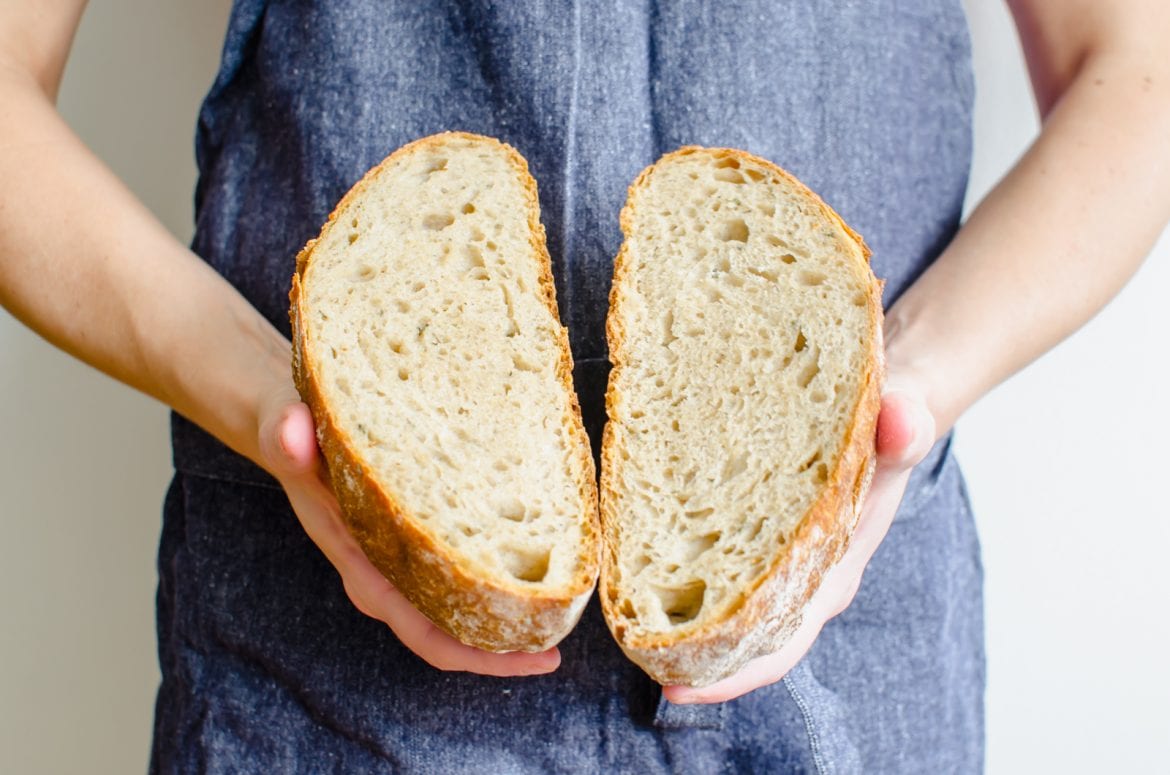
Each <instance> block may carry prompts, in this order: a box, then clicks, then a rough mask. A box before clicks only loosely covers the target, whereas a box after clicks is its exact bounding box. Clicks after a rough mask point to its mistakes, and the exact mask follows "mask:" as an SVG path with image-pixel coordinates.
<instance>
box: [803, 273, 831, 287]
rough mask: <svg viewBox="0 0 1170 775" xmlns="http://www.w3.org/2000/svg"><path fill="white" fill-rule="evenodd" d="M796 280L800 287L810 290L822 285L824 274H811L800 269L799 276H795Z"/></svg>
mask: <svg viewBox="0 0 1170 775" xmlns="http://www.w3.org/2000/svg"><path fill="white" fill-rule="evenodd" d="M797 280H798V281H799V282H800V284H801V285H807V286H809V287H810V288H811V287H814V286H817V285H820V284H821V283H823V282H824V281H825V274H824V273H823V272H813V271H811V270H808V269H801V270H800V274H799V275H797Z"/></svg>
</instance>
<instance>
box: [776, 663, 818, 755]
mask: <svg viewBox="0 0 1170 775" xmlns="http://www.w3.org/2000/svg"><path fill="white" fill-rule="evenodd" d="M782 683H783V684H784V688H786V689H787V690H788V695H789V696H790V697H792V701H793V702H795V703H796V707H797V708H798V709H799V710H800V715H801V718H803V719H804V730H805V732H807V733H808V744H809V748H811V749H812V755H813V764H815V765H816V767H817V773H818V775H825V773H826V772H828V769H827V768H826V767H825V761H824V758H823V757H822V756H821V743H820V738H819V737H817V732H816V729H815V726H814V724H813V720H812V713H811V712H810V711H809V709H808V703H807V702H805V699H804V697H803V696H802V695H801V694H800V692H798V691H797V690H796V687H795V686H793V685H792V681H791V680H789V677H788V676H784V678H783V680H782Z"/></svg>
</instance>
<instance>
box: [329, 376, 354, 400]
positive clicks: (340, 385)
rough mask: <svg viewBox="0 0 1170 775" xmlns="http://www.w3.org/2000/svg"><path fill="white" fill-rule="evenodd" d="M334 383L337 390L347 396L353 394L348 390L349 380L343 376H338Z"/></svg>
mask: <svg viewBox="0 0 1170 775" xmlns="http://www.w3.org/2000/svg"><path fill="white" fill-rule="evenodd" d="M334 384H336V385H337V389H338V390H340V391H341V392H342V393H345V394H346V395H347V396H352V395H353V393H352V392H351V390H350V386H349V380H348V379H346V378H345V377H338V378H337V380H336V382H335V383H334Z"/></svg>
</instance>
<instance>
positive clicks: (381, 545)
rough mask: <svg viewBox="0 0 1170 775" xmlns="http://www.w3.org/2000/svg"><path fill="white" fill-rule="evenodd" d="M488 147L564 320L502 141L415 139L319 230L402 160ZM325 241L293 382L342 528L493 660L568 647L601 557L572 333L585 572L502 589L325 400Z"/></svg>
mask: <svg viewBox="0 0 1170 775" xmlns="http://www.w3.org/2000/svg"><path fill="white" fill-rule="evenodd" d="M456 138H458V139H462V140H469V141H472V142H477V143H485V144H488V145H490V146H492V147H495V148H497V149H501V150H503V151H504V152H505V153H506V154H507V155H508V159H509V164H510V166H511V167H512V168H513V169H514V170H515V172H516V174H517V175H519V176H520V178H521V180H522V183H523V187H524V191H525V195H526V200H527V201H526V204H527V207H528V225H529V232H530V245H531V248H532V257H533V259H534V260H536V261H537V262H538V263H539V265H540V267H539V271H540V285H541V289H542V293H541V296H542V298H543V299H544V302H545V304H546V306H547V307H548V309H549V312H550V313H551V314H552V316H553V319H554V320H557V321H559V320H560V318H559V316H558V312H557V303H556V295H555V289H554V285H553V278H552V262H551V260H550V257H549V254H548V248H547V247H546V245H545V232H544V227H543V226H542V225H541V223H540V205H539V200H538V198H537V190H536V182H535V181H534V180H533V179H532V176H531V175H530V174H529V172H528V164H527V162H526V161H525V160H524V158H523V157H522V156H521V155H520V154H519V153H518V152H517V151H516V150H515V149H514V148H512V147H511V146H509V145H507V144H505V143H501V142H499V141H498V140H495V139H494V138H490V137H483V136H481V135H473V134H469V133H465V132H443V133H441V134H437V135H431V136H429V137H425V138H422V139H420V140H416V141H414V142H412V143H409V144H407V145H405V146H403V147H402V148H399V149H398V150H397V151H395V152H394V153H392V154H391V155H390V156H388V157H387V158H386V159H385V160H383V161H382V162H381V163H380V164H379V165H378V166H376V167H374V168H373V169H371V170H370V171H369V172H368V173H366V175H365V176H364V177H363V178H362V179H361V180H360V181H358V183H357V184H356V185H354V187H353V188H352V189H350V191H349V193H347V194H346V195H345V196H344V197H343V198H342V200H341V201H340V202H339V203H338V205H337V207H336V208H334V210H333V212H332V213H331V214H330V215H329V218H328V220H327V221H326V223H325V225H324V226H323V227H322V230H321V237H324V236H325V235H326V234H327V233H328V232H329V230H330V229H331V228H333V225H334V223H335V222H336V221H338V219H339V217H340V214H341V213H343V212H344V211H345V210H346V209H347V207H348V206H349V204H350V202H352V201H355V200H356V199H357V198H359V197H360V196H361V195H362V194H363V193H364V191H365V189H366V188H367V187H368V186H369V185H370V183H371V181H373V180H374V178H376V177H377V176H378V175H379V174H380V173H381V172H382V171H383V170H385V169H387V168H389V167H390V166H391V165H393V164H394V163H395V162H396V161H398V160H399V159H400V158H401V157H403V156H405V155H407V154H410V153H415V152H418V151H425V150H428V149H431V148H434V147H439V146H442V145H443V144H444V143H446V142H448V141H450V140H452V139H456ZM319 241H320V237H319V238H318V239H315V240H309V242H308V243H307V244H306V245H305V247H304V249H303V250H301V251H300V253H299V254H298V255H297V261H296V273H295V274H294V276H293V281H292V290H291V292H290V294H289V302H290V312H289V317H290V320H291V322H292V332H293V377H294V380H295V382H296V386H297V390H298V391H299V392H300V395H301V398H302V400H304V402H305V403H306V404H308V406H309V408H310V410H311V411H312V413H313V418H314V421H315V423H316V426H317V438H318V441H319V444H320V447H321V452H322V456H323V457H324V460H325V467H326V470H327V474H328V478H329V481H330V482H331V484H332V486H333V490H334V492H335V494H336V495H337V499H338V502H339V504H340V505H341V513H342V516H343V519H344V521H345V523H346V525H347V526H348V528H349V529H350V531H351V532H352V533H353V535H354V536H355V537H356V538H357V540H358V543H359V544H360V545H361V547H362V549H363V550H364V551H365V553H366V556H367V557H369V558H370V561H371V562H372V563H373V564H374V565H375V566H376V567H377V568H378V570H380V571H381V572H382V574H383V575H384V576H386V578H387V579H389V580H390V582H391V583H392V584H394V586H395V587H397V588H398V589H399V590H400V591H401V592H402V593H403V594H404V595H405V596H406V598H407V599H408V600H410V601H411V603H413V604H414V605H415V607H417V608H418V609H419V610H420V611H422V613H423V614H425V615H426V616H427V618H429V619H430V620H431V621H433V622H435V624H437V625H439V626H440V627H442V628H443V629H444V630H446V631H447V632H449V633H450V634H451V635H453V636H454V637H456V638H458V639H459V640H461V641H462V642H464V643H466V644H468V645H471V646H475V647H477V648H482V649H487V650H490V651H542V650H544V649H547V648H549V647H551V646H553V645H555V644H556V643H557V642H558V641H560V640H561V639H562V638H563V637H564V636H565V635H567V634H568V633H569V631H570V630H571V629H572V627H573V625H574V624H576V622H577V620H578V619H579V618H580V615H581V612H582V610H583V609H584V606H585V603H586V602H587V600H588V599H589V596H590V594H591V593H592V591H593V587H594V584H595V583H596V579H597V573H598V563H599V555H600V546H599V527H598V504H597V490H596V488H595V486H594V467H593V457H592V455H591V453H590V451H589V439H588V436H587V435H586V434H585V429H584V426H583V424H582V422H581V410H580V407H579V405H578V402H577V395H576V393H575V392H574V390H573V381H572V374H573V362H572V356H571V354H570V350H569V340H568V334H567V331H566V330H565V329H564V327H563V326H560V325H559V324H558V326H557V339H558V342H557V343H558V346H559V348H560V353H561V357H560V359H559V361H558V364H557V369H556V376H557V379H558V380H559V381H560V383H561V385H562V386H563V388H564V390H565V391H566V393H567V396H568V398H569V402H568V407H567V408H566V411H565V415H564V418H563V422H564V425H565V427H566V429H567V430H568V433H569V436H570V438H571V440H572V442H573V444H574V448H575V449H576V450H577V457H578V462H579V465H578V467H577V469H576V472H575V473H576V474H577V479H578V488H579V491H580V495H581V502H582V503H583V504H585V514H584V515H582V535H583V545H582V547H581V561H580V563H579V572H578V573H577V575H576V577H575V578H574V579H573V581H572V583H571V584H569V585H567V586H566V587H565V588H563V589H562V590H558V591H557V594H550V593H548V592H541V591H540V590H539V589H534V588H532V587H527V586H524V585H522V584H519V583H515V584H509V583H495V582H493V581H491V580H489V579H485V578H483V577H482V576H480V575H478V574H477V573H475V572H474V569H473V567H471V566H470V565H469V564H468V563H467V562H466V561H465V560H464V559H462V558H461V557H460V556H459V555H458V554H457V553H456V552H455V551H454V550H453V549H452V548H451V547H449V546H447V545H446V544H445V543H444V542H442V541H440V540H438V539H437V538H436V537H435V536H433V535H432V534H431V533H430V532H429V531H427V530H426V529H424V528H423V527H422V526H421V525H420V524H419V522H418V521H417V520H416V519H414V518H413V517H412V516H411V515H410V514H409V513H408V512H407V511H406V509H405V508H404V507H403V506H402V505H401V503H399V501H398V500H397V499H396V498H395V496H394V494H393V492H392V491H391V490H390V488H389V486H387V485H386V484H385V483H379V482H378V480H377V477H376V476H375V473H374V471H372V470H371V469H370V467H369V466H368V465H366V464H365V462H364V461H363V460H362V458H361V456H360V455H359V454H358V452H357V449H358V447H357V445H356V444H354V443H353V441H352V439H350V438H349V437H348V436H347V435H346V433H345V432H344V430H343V429H342V428H341V427H340V425H339V423H338V422H337V418H336V417H335V415H334V413H333V411H332V408H331V407H330V405H329V403H328V401H326V400H325V398H324V396H323V393H322V390H321V385H320V383H319V382H318V377H317V375H318V374H319V371H318V369H317V368H316V362H317V357H316V355H315V353H313V352H312V349H311V346H310V339H309V337H308V336H307V335H306V334H307V332H306V328H305V326H306V325H307V321H308V320H309V319H310V318H309V316H308V315H307V314H306V310H305V309H304V304H305V300H304V295H303V293H302V292H301V285H302V283H303V282H304V280H305V275H306V273H307V272H308V270H309V268H310V267H311V266H312V260H313V249H314V247H315V246H316V244H317V243H318V242H319Z"/></svg>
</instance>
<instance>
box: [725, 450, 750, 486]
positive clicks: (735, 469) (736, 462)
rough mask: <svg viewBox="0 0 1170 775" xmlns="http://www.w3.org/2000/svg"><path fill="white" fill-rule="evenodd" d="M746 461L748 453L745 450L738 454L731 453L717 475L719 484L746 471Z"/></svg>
mask: <svg viewBox="0 0 1170 775" xmlns="http://www.w3.org/2000/svg"><path fill="white" fill-rule="evenodd" d="M747 461H748V455H747V453H746V452H741V453H740V454H738V455H732V456H731V457H729V458H727V462H725V463H724V464H723V472H722V473H721V474H720V476H719V484H724V483H726V482H729V481H731V480H732V479H734V478H735V477H737V476H739V475H740V474H742V473H743V472H744V471H746V470H747Z"/></svg>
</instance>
